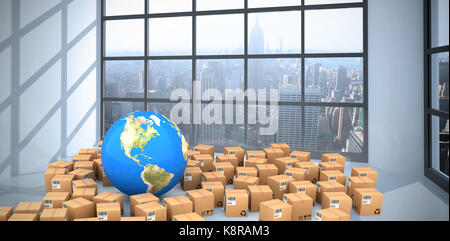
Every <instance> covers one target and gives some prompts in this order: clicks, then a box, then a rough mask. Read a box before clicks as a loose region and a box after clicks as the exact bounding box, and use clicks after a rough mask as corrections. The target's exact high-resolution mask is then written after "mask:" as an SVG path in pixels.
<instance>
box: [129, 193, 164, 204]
mask: <svg viewBox="0 0 450 241" xmlns="http://www.w3.org/2000/svg"><path fill="white" fill-rule="evenodd" d="M132 197H133V198H134V199H135V200H136V201H139V202H146V201H149V202H152V201H157V202H159V198H158V197H156V196H155V195H153V194H152V193H142V194H138V195H133V196H132Z"/></svg>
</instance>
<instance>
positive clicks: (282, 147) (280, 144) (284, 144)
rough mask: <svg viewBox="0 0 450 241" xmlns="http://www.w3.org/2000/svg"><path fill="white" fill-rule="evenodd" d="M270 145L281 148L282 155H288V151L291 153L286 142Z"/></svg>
mask: <svg viewBox="0 0 450 241" xmlns="http://www.w3.org/2000/svg"><path fill="white" fill-rule="evenodd" d="M270 146H271V147H272V148H278V149H281V150H282V151H283V153H284V154H283V156H289V153H291V147H290V146H289V145H288V144H287V143H272V144H270Z"/></svg>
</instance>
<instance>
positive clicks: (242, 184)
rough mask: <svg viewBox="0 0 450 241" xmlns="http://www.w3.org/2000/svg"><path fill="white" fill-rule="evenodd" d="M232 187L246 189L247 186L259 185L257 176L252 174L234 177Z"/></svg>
mask: <svg viewBox="0 0 450 241" xmlns="http://www.w3.org/2000/svg"><path fill="white" fill-rule="evenodd" d="M233 185H234V187H233V188H234V189H244V190H247V187H249V186H255V185H259V178H258V177H252V176H239V177H236V178H235V179H234V184H233Z"/></svg>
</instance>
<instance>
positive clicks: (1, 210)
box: [0, 207, 14, 221]
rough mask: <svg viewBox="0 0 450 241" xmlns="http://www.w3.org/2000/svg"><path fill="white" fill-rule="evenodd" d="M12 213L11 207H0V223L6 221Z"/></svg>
mask: <svg viewBox="0 0 450 241" xmlns="http://www.w3.org/2000/svg"><path fill="white" fill-rule="evenodd" d="M13 212H14V210H13V207H0V221H8V219H9V217H11V215H12V214H13Z"/></svg>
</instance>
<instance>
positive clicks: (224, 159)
mask: <svg viewBox="0 0 450 241" xmlns="http://www.w3.org/2000/svg"><path fill="white" fill-rule="evenodd" d="M216 163H230V164H231V165H233V176H234V174H235V173H236V168H237V167H238V166H239V160H238V158H237V157H236V156H235V155H229V154H227V155H217V156H216Z"/></svg>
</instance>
